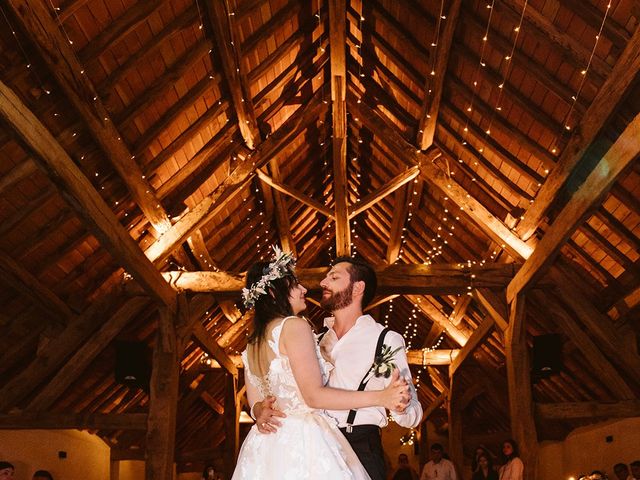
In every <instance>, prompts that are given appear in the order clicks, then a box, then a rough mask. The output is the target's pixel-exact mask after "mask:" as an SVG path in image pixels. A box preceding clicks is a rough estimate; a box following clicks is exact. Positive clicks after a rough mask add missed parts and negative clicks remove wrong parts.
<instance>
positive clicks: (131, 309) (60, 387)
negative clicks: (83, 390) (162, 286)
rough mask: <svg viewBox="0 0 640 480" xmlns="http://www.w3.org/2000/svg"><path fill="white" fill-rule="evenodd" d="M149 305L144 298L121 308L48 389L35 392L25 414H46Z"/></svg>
mask: <svg viewBox="0 0 640 480" xmlns="http://www.w3.org/2000/svg"><path fill="white" fill-rule="evenodd" d="M148 301H149V299H148V298H146V297H137V298H132V299H131V300H128V301H127V302H126V303H125V304H124V305H123V306H122V307H120V309H119V310H118V311H117V312H116V313H114V314H113V316H112V317H111V318H110V319H109V320H107V321H106V322H105V323H104V324H103V325H102V326H101V327H100V329H99V330H98V331H97V332H95V334H93V335H92V336H91V338H89V339H88V340H87V341H85V342H83V343H82V345H81V346H80V348H78V349H76V350H74V353H73V356H72V357H71V358H70V359H68V360H67V361H65V363H64V365H63V367H62V368H61V369H60V370H59V371H58V372H57V373H56V375H55V376H54V377H53V378H52V379H51V380H50V381H49V382H48V383H47V385H46V386H44V387H41V388H40V389H38V393H37V394H36V396H35V397H34V398H33V399H32V400H31V401H30V402H29V405H28V406H27V408H26V410H27V411H29V412H44V411H46V410H49V408H50V407H51V406H52V405H53V404H54V402H55V401H56V400H57V399H58V398H60V396H61V395H62V394H63V393H64V392H65V390H66V389H67V388H68V387H69V386H70V385H71V384H72V383H73V382H74V381H76V380H77V379H78V378H80V376H81V375H82V373H83V372H84V371H85V369H86V368H87V367H88V366H89V364H90V363H91V362H92V361H93V360H94V359H95V358H96V356H98V354H99V353H100V352H102V351H103V350H104V349H105V347H106V346H107V345H109V344H110V343H111V341H112V340H113V339H114V338H115V336H116V335H118V333H119V332H120V331H121V330H122V329H123V328H124V327H125V326H126V325H127V324H128V323H129V322H130V321H131V319H132V318H133V317H135V316H136V315H138V314H139V313H140V311H141V310H142V308H143V307H144V306H145V305H147V303H148Z"/></svg>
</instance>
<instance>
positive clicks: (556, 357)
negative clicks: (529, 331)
mask: <svg viewBox="0 0 640 480" xmlns="http://www.w3.org/2000/svg"><path fill="white" fill-rule="evenodd" d="M561 370H562V336H561V335H557V334H549V335H539V336H537V337H533V352H532V355H531V371H532V374H533V376H534V377H537V378H546V377H548V376H550V375H553V374H556V373H560V371H561Z"/></svg>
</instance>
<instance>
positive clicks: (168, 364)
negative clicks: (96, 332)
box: [145, 301, 186, 480]
mask: <svg viewBox="0 0 640 480" xmlns="http://www.w3.org/2000/svg"><path fill="white" fill-rule="evenodd" d="M185 303H186V302H181V301H179V302H178V315H182V314H184V313H185V312H184V310H185V309H184V308H181V307H182V306H183V305H184V304H185ZM176 323H179V320H178V321H176V319H175V314H173V313H172V312H171V310H169V308H163V309H161V310H160V315H159V319H158V331H157V333H156V344H155V347H154V349H153V370H152V373H151V385H150V387H151V393H150V403H149V419H148V423H147V448H146V453H145V462H146V468H145V478H146V479H147V480H173V462H174V456H175V436H176V411H177V405H178V386H179V385H178V380H179V376H180V358H179V355H178V352H181V351H182V347H181V345H177V344H178V343H180V342H179V341H178V340H177V336H176V328H175V324H176Z"/></svg>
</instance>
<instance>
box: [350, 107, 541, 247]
mask: <svg viewBox="0 0 640 480" xmlns="http://www.w3.org/2000/svg"><path fill="white" fill-rule="evenodd" d="M349 108H350V109H351V110H353V112H354V114H355V115H357V116H358V117H360V118H361V119H362V122H363V123H364V124H365V125H366V126H367V127H368V128H370V129H371V130H372V131H373V133H374V134H375V135H376V136H377V137H379V138H380V139H384V141H385V142H386V144H387V146H388V147H389V148H390V149H391V150H392V151H393V152H394V153H395V154H396V155H398V156H399V157H400V158H401V159H403V160H404V161H405V162H406V163H408V164H410V165H419V166H420V175H421V177H422V178H423V179H424V180H425V181H426V182H427V183H429V184H431V185H434V186H436V187H437V188H439V189H440V190H441V191H442V192H443V193H444V195H446V196H448V197H449V198H450V199H451V200H452V201H453V202H454V203H456V204H457V205H458V207H460V210H461V211H464V212H465V213H466V214H467V215H468V216H469V217H470V218H471V219H472V220H473V221H474V222H475V223H476V224H477V225H478V226H479V227H480V228H481V229H482V230H483V231H484V232H485V233H486V234H487V235H488V236H489V237H490V238H491V239H493V240H494V241H495V242H496V243H497V244H498V245H501V246H502V247H503V248H505V249H507V250H508V251H510V252H513V253H514V255H515V256H516V258H520V257H523V258H528V257H529V256H530V255H531V252H532V251H533V249H532V247H530V246H529V245H527V244H526V243H525V242H523V241H522V240H521V239H520V238H519V237H518V236H517V235H514V234H513V233H512V232H511V231H510V230H509V228H508V227H507V226H506V225H505V224H504V223H502V222H501V221H500V220H498V219H497V218H496V217H494V216H493V215H492V214H491V213H490V212H489V211H488V210H487V209H486V208H485V207H484V206H483V205H482V204H481V203H480V202H478V201H477V200H476V199H474V198H473V197H471V195H470V194H469V193H468V192H467V191H466V190H465V189H464V188H463V187H462V186H460V185H459V184H458V183H456V182H455V181H454V180H452V179H449V178H447V176H446V173H445V172H444V171H443V170H441V169H440V168H438V167H436V166H435V164H434V160H435V159H436V158H438V156H440V153H439V151H438V150H437V149H431V150H429V151H428V152H427V153H422V152H417V151H416V149H415V147H413V146H412V145H411V144H409V143H408V142H407V141H406V140H405V139H404V138H403V137H402V135H400V133H399V132H398V131H397V130H396V129H395V128H392V127H391V126H390V125H388V123H387V122H386V120H384V119H383V117H382V115H381V114H380V113H379V112H378V111H377V110H373V109H372V108H370V107H368V106H366V105H365V104H364V103H356V102H350V105H349Z"/></svg>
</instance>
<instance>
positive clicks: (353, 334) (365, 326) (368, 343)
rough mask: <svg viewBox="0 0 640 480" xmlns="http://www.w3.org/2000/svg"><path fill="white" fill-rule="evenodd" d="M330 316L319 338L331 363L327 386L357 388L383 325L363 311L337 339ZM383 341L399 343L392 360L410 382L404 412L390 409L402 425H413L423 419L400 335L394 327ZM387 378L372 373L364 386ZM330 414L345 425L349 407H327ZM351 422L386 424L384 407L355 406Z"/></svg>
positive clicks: (381, 383)
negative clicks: (363, 313)
mask: <svg viewBox="0 0 640 480" xmlns="http://www.w3.org/2000/svg"><path fill="white" fill-rule="evenodd" d="M334 321H335V319H334V318H333V317H331V318H327V319H325V326H326V327H328V328H329V330H327V332H326V333H325V334H324V336H323V337H322V340H321V341H320V349H321V351H322V354H323V356H324V357H325V359H326V360H328V361H330V362H331V363H332V364H333V365H334V369H333V370H332V371H331V374H330V376H329V386H331V387H334V388H342V389H344V390H357V389H358V386H359V385H360V381H361V380H362V377H363V375H364V373H365V372H366V371H367V370H368V369H369V367H370V366H371V364H372V362H373V359H374V355H375V350H376V345H377V343H378V337H379V336H380V332H382V330H383V329H384V328H385V327H384V326H382V325H380V324H379V323H377V322H376V321H375V320H374V319H373V317H371V315H363V316H361V317H359V318H358V319H357V320H356V323H355V325H354V326H353V327H351V329H350V330H349V331H348V332H347V333H346V334H345V335H343V337H342V338H340V339H338V337H337V335H336V333H335V331H334V330H333V328H332V327H333V323H334ZM384 344H385V345H388V346H390V347H391V349H392V350H395V349H396V348H398V347H400V350H399V351H398V352H397V353H396V354H395V357H394V361H395V364H396V365H397V367H398V368H399V369H400V375H401V376H402V377H404V378H405V379H406V380H407V381H408V382H409V384H410V387H409V388H410V391H411V402H410V404H409V406H408V407H407V408H406V410H405V411H404V413H402V414H398V413H395V412H391V414H392V416H393V419H394V420H395V421H396V422H397V423H398V424H399V425H400V426H402V427H406V428H412V427H416V426H417V425H418V424H419V423H420V420H421V419H422V406H421V405H420V402H419V401H418V397H417V395H416V391H415V388H414V387H413V382H412V376H411V372H410V371H409V364H408V363H407V354H406V351H405V345H404V339H403V338H402V335H400V334H399V333H397V332H394V331H391V330H390V331H388V332H387V334H386V335H385V338H384ZM389 382H390V379H389V378H383V377H375V376H374V377H372V378H371V379H370V380H369V383H367V386H366V387H365V390H382V389H383V388H385V387H386V386H387V385H388V384H389ZM326 412H327V414H328V415H329V416H330V417H333V418H335V419H336V420H337V421H338V426H339V427H346V425H347V416H348V415H349V411H348V410H327V411H326ZM353 424H354V425H378V426H380V427H384V426H386V425H387V415H386V411H385V409H384V408H383V407H367V408H359V409H357V414H356V418H355V421H354V422H353Z"/></svg>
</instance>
